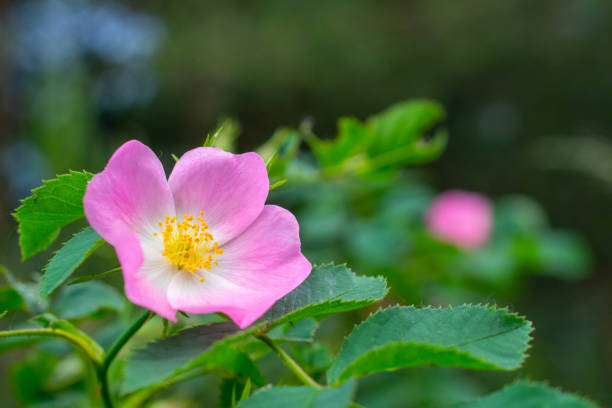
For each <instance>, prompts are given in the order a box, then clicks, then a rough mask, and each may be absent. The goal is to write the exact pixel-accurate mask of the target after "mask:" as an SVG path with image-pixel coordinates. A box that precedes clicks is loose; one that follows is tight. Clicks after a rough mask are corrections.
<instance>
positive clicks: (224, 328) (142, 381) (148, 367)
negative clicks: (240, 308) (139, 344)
mask: <svg viewBox="0 0 612 408" xmlns="http://www.w3.org/2000/svg"><path fill="white" fill-rule="evenodd" d="M251 331H252V330H251ZM251 331H249V330H246V331H240V329H239V328H238V326H236V325H235V324H234V323H231V322H222V323H212V324H207V325H202V326H197V327H193V328H190V329H186V330H183V331H181V332H179V333H178V334H177V335H176V336H171V337H167V338H165V339H162V340H158V341H155V342H153V343H149V344H148V345H147V346H146V347H145V348H144V349H140V350H137V351H136V352H135V353H134V354H133V355H132V356H131V357H130V358H129V359H128V361H127V364H126V367H125V382H124V384H123V392H124V393H128V392H132V391H135V390H137V389H139V388H143V387H146V386H150V385H153V384H156V383H160V382H163V381H165V380H168V379H170V378H172V377H175V376H177V375H180V374H182V373H185V372H187V371H190V370H193V369H196V368H203V369H212V368H223V369H226V370H228V371H229V372H231V373H234V374H240V375H244V376H248V377H251V378H252V379H253V382H255V384H257V385H263V384H265V380H264V379H263V377H262V375H261V373H260V372H259V369H258V368H257V366H255V364H254V363H253V362H252V361H251V360H250V359H249V357H248V356H247V355H246V354H244V353H242V352H241V351H239V350H238V349H237V348H236V347H234V345H235V343H237V342H239V341H241V340H243V339H244V338H245V337H247V336H248V335H250V333H251Z"/></svg>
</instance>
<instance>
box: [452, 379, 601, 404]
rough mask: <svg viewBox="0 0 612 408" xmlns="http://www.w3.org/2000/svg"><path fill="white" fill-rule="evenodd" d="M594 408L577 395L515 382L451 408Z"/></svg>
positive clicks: (537, 384)
mask: <svg viewBox="0 0 612 408" xmlns="http://www.w3.org/2000/svg"><path fill="white" fill-rule="evenodd" d="M499 407H504V408H548V407H551V408H552V407H554V408H596V407H597V405H596V404H594V403H592V402H591V401H588V400H586V399H583V398H581V397H579V396H577V395H573V394H568V393H564V392H561V391H560V390H558V389H555V388H551V387H548V386H546V385H544V384H540V383H535V382H530V381H517V382H515V383H514V384H512V385H509V386H507V387H506V388H503V389H502V390H500V391H497V392H495V393H493V394H490V395H488V396H486V397H482V398H480V399H478V400H476V401H472V402H466V403H463V404H459V405H454V406H453V408H499Z"/></svg>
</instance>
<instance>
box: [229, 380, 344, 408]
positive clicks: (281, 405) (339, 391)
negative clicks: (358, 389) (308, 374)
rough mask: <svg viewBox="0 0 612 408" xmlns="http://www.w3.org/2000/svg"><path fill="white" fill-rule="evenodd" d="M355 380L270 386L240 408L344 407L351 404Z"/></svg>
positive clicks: (254, 395)
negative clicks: (319, 385) (329, 384)
mask: <svg viewBox="0 0 612 408" xmlns="http://www.w3.org/2000/svg"><path fill="white" fill-rule="evenodd" d="M355 385H356V384H355V381H348V382H347V383H346V384H343V385H342V386H340V387H337V388H323V389H317V388H314V387H307V386H297V387H269V388H264V389H262V390H260V391H257V392H256V393H255V394H253V395H252V396H251V397H249V398H247V399H246V400H244V401H242V402H241V403H240V404H238V408H286V407H292V408H342V407H348V406H349V404H351V399H352V397H353V393H354V392H355Z"/></svg>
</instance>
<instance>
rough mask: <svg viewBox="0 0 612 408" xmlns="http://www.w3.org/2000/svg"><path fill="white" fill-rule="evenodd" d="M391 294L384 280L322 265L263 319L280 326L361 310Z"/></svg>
mask: <svg viewBox="0 0 612 408" xmlns="http://www.w3.org/2000/svg"><path fill="white" fill-rule="evenodd" d="M386 294H387V285H386V281H385V280H384V278H382V277H375V278H374V277H369V276H357V275H355V274H354V273H353V272H352V271H351V270H350V269H349V268H347V267H346V265H332V264H327V265H320V266H316V267H314V268H313V270H312V272H310V275H309V276H308V278H307V279H306V280H305V281H304V282H303V283H302V284H301V285H300V286H298V287H297V288H296V289H294V290H293V291H292V292H291V293H289V294H287V295H286V296H285V297H283V298H282V299H280V300H279V301H277V302H276V303H275V304H274V306H272V308H270V310H268V312H266V314H265V315H264V317H263V319H264V320H267V321H268V322H271V324H272V326H278V325H280V324H282V323H286V322H290V321H293V322H295V321H298V320H301V319H305V318H307V317H313V316H322V315H327V314H331V313H339V312H344V311H348V310H353V309H358V308H361V307H364V306H368V305H371V304H372V303H375V302H378V301H379V300H381V299H382V298H383V297H384V296H385V295H386Z"/></svg>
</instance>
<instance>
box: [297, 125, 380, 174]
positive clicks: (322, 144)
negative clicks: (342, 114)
mask: <svg viewBox="0 0 612 408" xmlns="http://www.w3.org/2000/svg"><path fill="white" fill-rule="evenodd" d="M373 140H374V134H373V133H372V132H371V130H370V129H369V128H367V127H366V126H365V125H364V124H362V123H361V122H360V121H359V120H358V119H355V118H340V119H339V120H338V136H337V137H336V139H333V140H320V139H317V138H315V137H312V138H310V139H308V142H309V144H310V147H311V148H312V151H313V153H314V154H315V156H316V157H317V159H318V160H319V162H320V163H321V165H322V166H323V167H326V168H330V167H333V166H338V165H341V164H342V163H344V162H346V161H347V160H349V159H350V158H352V157H355V156H357V155H359V154H360V153H363V152H364V151H365V148H366V147H367V146H368V145H370V144H371V143H372V141H373Z"/></svg>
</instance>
